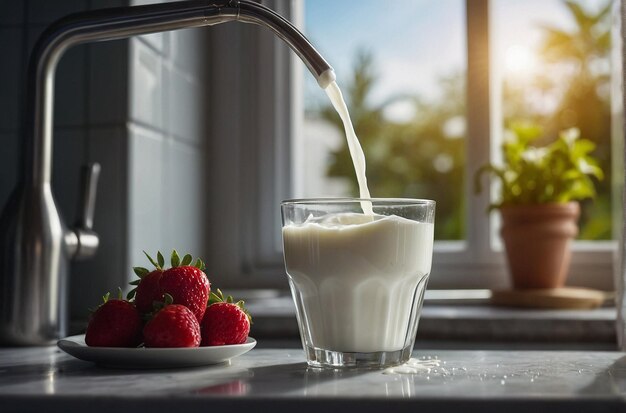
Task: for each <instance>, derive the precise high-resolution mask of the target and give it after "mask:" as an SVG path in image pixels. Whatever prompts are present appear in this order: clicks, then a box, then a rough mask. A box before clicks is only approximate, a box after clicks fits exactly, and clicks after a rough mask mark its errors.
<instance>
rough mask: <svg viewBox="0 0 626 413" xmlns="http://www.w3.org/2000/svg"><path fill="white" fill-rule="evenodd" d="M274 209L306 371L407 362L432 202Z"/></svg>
mask: <svg viewBox="0 0 626 413" xmlns="http://www.w3.org/2000/svg"><path fill="white" fill-rule="evenodd" d="M281 209H282V218H283V229H282V233H283V249H284V258H285V267H286V270H287V275H288V277H289V284H290V286H291V292H292V294H293V299H294V301H295V304H296V312H297V317H298V325H299V327H300V336H301V338H302V345H303V347H304V350H305V353H306V357H307V361H308V363H309V365H310V366H314V367H331V368H338V367H368V368H378V367H387V366H392V365H397V364H401V363H404V362H405V361H407V360H408V359H409V358H410V355H411V352H412V350H413V343H414V342H415V333H416V332H417V324H418V321H419V318H420V314H421V309H422V302H423V298H424V291H425V289H426V284H427V282H428V276H429V274H430V268H431V263H432V255H433V233H434V220H435V202H434V201H431V200H422V199H382V198H381V199H353V198H345V199H344V198H331V199H301V200H288V201H284V202H283V203H282V205H281ZM364 211H365V212H364Z"/></svg>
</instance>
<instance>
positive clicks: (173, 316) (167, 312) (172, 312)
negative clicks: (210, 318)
mask: <svg viewBox="0 0 626 413" xmlns="http://www.w3.org/2000/svg"><path fill="white" fill-rule="evenodd" d="M171 302H172V297H171V296H170V295H169V294H165V306H164V307H163V308H162V309H161V310H159V311H157V312H156V313H155V315H154V316H153V317H152V319H151V320H150V321H148V322H147V323H146V326H145V327H144V329H143V342H144V344H145V346H146V347H198V346H199V345H200V324H198V320H197V319H196V316H195V315H194V314H193V313H192V312H191V310H189V309H188V308H187V307H185V306H184V305H180V304H170V303H171Z"/></svg>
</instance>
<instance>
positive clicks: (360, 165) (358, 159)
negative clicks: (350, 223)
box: [324, 82, 373, 215]
mask: <svg viewBox="0 0 626 413" xmlns="http://www.w3.org/2000/svg"><path fill="white" fill-rule="evenodd" d="M324 90H325V91H326V94H327V95H328V98H329V99H330V102H331V103H332V104H333V107H334V108H335V110H336V111H337V113H338V114H339V117H340V118H341V121H342V122H343V128H344V130H345V132H346V140H347V141H348V150H349V151H350V157H351V158H352V163H353V164H354V171H355V172H356V180H357V182H358V184H359V197H360V198H365V199H368V198H370V191H369V189H368V188H367V177H366V176H365V154H364V153H363V148H361V143H360V142H359V138H357V136H356V133H355V132H354V127H353V126H352V120H351V119H350V113H348V107H347V106H346V102H345V101H344V100H343V95H342V94H341V90H340V89H339V86H338V85H337V83H336V82H332V83H331V84H329V85H328V86H327V87H326V89H324ZM361 208H363V212H364V213H365V214H366V215H372V214H373V212H372V203H371V202H367V201H363V202H361Z"/></svg>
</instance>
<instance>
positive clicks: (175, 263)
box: [170, 250, 180, 268]
mask: <svg viewBox="0 0 626 413" xmlns="http://www.w3.org/2000/svg"><path fill="white" fill-rule="evenodd" d="M170 262H171V263H172V268H176V267H178V266H179V265H180V257H179V256H178V253H177V252H176V250H172V257H171V259H170Z"/></svg>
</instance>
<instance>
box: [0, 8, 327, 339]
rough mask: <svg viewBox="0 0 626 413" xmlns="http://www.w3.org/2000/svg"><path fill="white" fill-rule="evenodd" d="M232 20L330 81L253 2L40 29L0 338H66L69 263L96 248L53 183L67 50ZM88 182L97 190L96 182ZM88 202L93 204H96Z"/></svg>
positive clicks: (5, 221)
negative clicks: (256, 28)
mask: <svg viewBox="0 0 626 413" xmlns="http://www.w3.org/2000/svg"><path fill="white" fill-rule="evenodd" d="M229 21H240V22H244V23H253V24H257V25H261V26H264V27H267V28H269V29H270V30H271V31H272V32H274V34H276V35H277V36H278V37H280V38H281V39H282V40H284V41H285V42H286V43H287V44H288V45H289V47H291V48H292V49H293V50H294V51H295V53H296V54H297V55H298V56H299V57H300V58H301V59H302V60H303V61H304V63H305V64H306V66H307V68H308V69H309V70H310V71H311V73H312V74H313V76H314V77H315V78H316V80H317V81H318V83H319V85H320V86H321V87H322V88H325V87H326V86H328V85H329V84H330V83H331V82H332V81H334V80H335V75H334V71H333V69H332V67H331V66H330V65H329V64H328V63H327V62H326V61H325V60H324V58H323V57H322V56H321V55H320V54H319V53H318V52H317V50H315V48H314V47H313V46H312V45H311V43H310V42H309V41H308V40H307V39H306V37H305V36H304V35H303V34H302V33H300V31H298V29H296V28H295V27H294V26H293V25H292V24H291V23H290V22H289V21H287V20H286V19H284V18H283V17H282V16H280V15H279V14H277V13H276V12H274V11H273V10H270V9H268V8H267V7H265V6H263V5H261V4H258V3H256V2H253V1H250V0H187V1H180V2H172V3H163V4H151V5H145V6H133V7H121V8H113V9H104V10H95V11H87V12H81V13H76V14H72V15H69V16H67V17H64V18H62V19H60V20H58V21H57V22H55V23H53V24H52V25H51V26H50V27H48V28H47V29H46V30H45V31H44V33H43V34H42V35H41V37H40V38H39V40H38V42H37V43H36V45H35V47H34V49H33V52H32V54H31V56H30V61H29V69H28V78H27V79H28V84H27V100H26V103H27V104H26V112H25V125H24V126H25V128H24V132H25V135H26V136H25V148H24V149H25V150H24V158H23V165H22V168H21V174H20V182H19V183H18V186H17V188H16V189H15V191H14V192H13V194H12V196H11V198H10V200H9V202H8V203H7V205H6V206H5V208H4V210H3V212H2V215H1V216H0V343H7V344H14V345H15V344H16V345H40V344H49V343H53V342H54V341H55V340H57V339H58V338H59V337H62V336H64V335H65V325H66V321H65V319H66V317H67V309H66V306H67V299H66V298H67V292H66V290H67V285H66V284H67V270H68V261H69V259H70V258H75V257H76V258H80V256H81V255H83V256H88V255H91V254H93V253H95V250H96V248H97V246H98V238H97V235H96V234H95V232H93V231H91V229H90V228H82V227H78V228H75V229H73V230H68V229H67V228H66V226H65V223H64V222H63V220H62V219H61V216H60V215H59V212H58V210H57V208H56V204H55V202H54V197H53V194H52V189H51V184H50V183H51V175H52V147H53V145H52V142H53V139H52V138H53V136H52V132H53V113H54V112H53V103H54V75H55V70H56V66H57V63H58V61H59V60H60V59H61V57H62V56H63V54H64V52H65V51H66V50H67V49H68V48H70V47H72V46H74V45H77V44H81V43H89V42H97V41H106V40H115V39H122V38H128V37H132V36H136V35H142V34H149V33H157V32H164V31H170V30H176V29H182V28H191V27H201V26H211V25H215V24H220V23H225V22H229ZM92 171H95V170H93V169H92ZM93 173H95V176H96V177H95V180H97V172H92V174H93ZM90 188H93V189H92V190H91V191H95V184H93V185H91V187H90ZM93 199H95V193H93ZM86 205H89V206H90V208H91V209H93V202H92V203H88V204H86Z"/></svg>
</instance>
